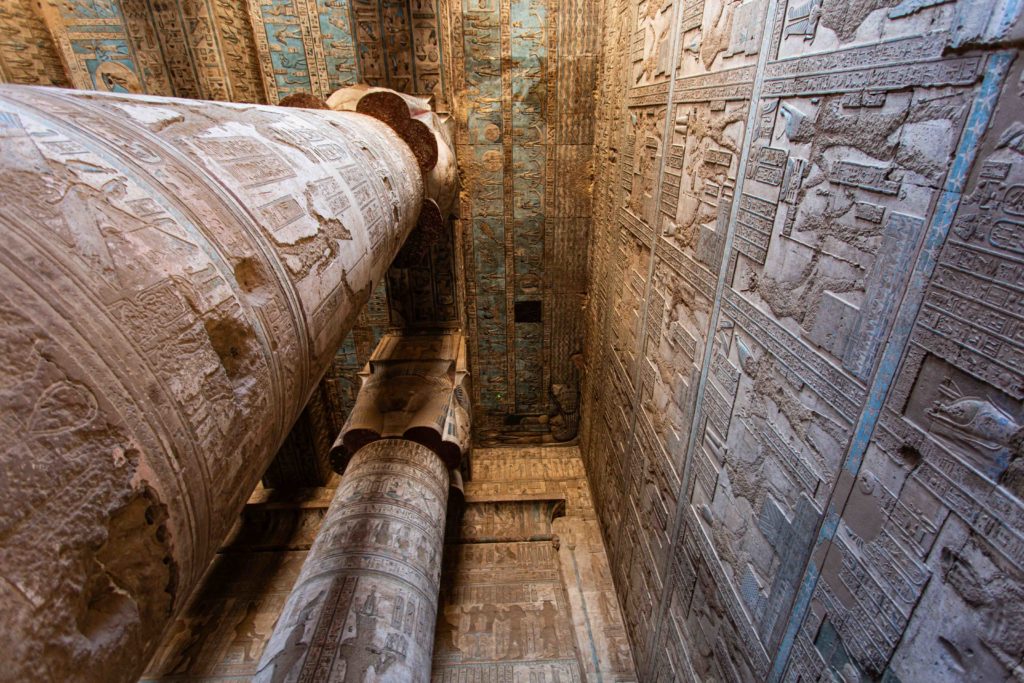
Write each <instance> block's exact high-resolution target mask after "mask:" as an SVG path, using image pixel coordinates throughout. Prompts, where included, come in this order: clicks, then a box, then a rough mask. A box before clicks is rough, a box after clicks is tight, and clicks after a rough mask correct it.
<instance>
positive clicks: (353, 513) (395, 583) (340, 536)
mask: <svg viewBox="0 0 1024 683" xmlns="http://www.w3.org/2000/svg"><path fill="white" fill-rule="evenodd" d="M447 501H448V470H447V468H446V467H445V466H444V463H442V462H441V459H440V458H438V457H437V455H436V454H435V453H434V452H433V451H432V450H430V449H429V448H427V447H426V446H422V445H420V444H417V443H413V442H411V441H405V440H402V439H383V440H381V441H375V442H373V443H371V444H369V445H367V446H364V447H363V448H362V449H360V451H359V452H358V453H356V455H355V456H354V457H353V458H352V461H351V462H350V463H349V466H348V469H347V470H346V472H345V476H344V478H343V479H342V483H341V486H340V487H338V491H337V493H336V494H335V496H334V501H333V502H332V503H331V507H330V509H329V510H328V511H327V515H326V517H325V518H324V521H323V524H322V525H321V526H320V531H319V533H318V535H317V539H316V541H315V542H314V543H313V547H312V548H311V549H310V551H309V555H308V557H307V558H306V562H305V564H304V565H303V567H302V573H301V574H300V575H299V579H298V581H297V582H296V584H295V587H294V588H293V589H292V593H291V595H290V596H289V598H288V602H287V603H286V604H285V608H284V610H283V611H282V613H281V616H280V617H279V618H278V621H277V626H276V628H275V629H274V634H273V636H271V638H270V642H268V643H267V647H266V649H265V650H264V652H263V657H262V659H261V660H260V668H259V672H258V673H257V675H256V677H255V680H256V681H259V682H260V683H292V682H293V681H299V680H325V681H328V680H329V681H346V682H352V683H361V682H362V681H366V680H375V681H393V682H395V683H399V682H402V683H406V682H423V681H428V680H430V658H431V651H432V649H433V639H434V619H435V617H436V615H437V600H438V590H439V585H440V580H441V551H442V549H443V546H444V526H445V525H444V520H445V508H446V504H447ZM371 672H372V673H371Z"/></svg>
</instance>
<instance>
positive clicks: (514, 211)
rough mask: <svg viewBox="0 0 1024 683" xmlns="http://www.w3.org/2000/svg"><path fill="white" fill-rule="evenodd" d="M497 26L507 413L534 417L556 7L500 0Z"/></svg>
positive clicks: (540, 386) (541, 407) (539, 378)
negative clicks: (499, 39)
mask: <svg viewBox="0 0 1024 683" xmlns="http://www.w3.org/2000/svg"><path fill="white" fill-rule="evenodd" d="M499 3H500V4H501V15H502V18H501V23H502V120H503V122H504V128H503V130H504V135H503V137H502V142H503V144H504V147H505V149H504V153H505V162H506V165H505V196H504V201H505V230H506V233H505V258H506V263H505V304H506V306H507V310H508V311H509V313H510V315H509V318H508V320H507V323H508V328H507V331H506V339H507V340H508V344H509V359H508V363H509V378H508V379H509V384H510V388H511V389H512V391H513V394H512V396H510V397H509V399H510V401H509V407H510V409H511V411H512V412H513V413H515V414H517V415H538V414H541V413H543V412H544V411H545V409H546V406H547V391H546V389H545V387H544V345H543V342H544V328H545V325H544V323H543V310H542V304H543V298H542V297H543V290H544V286H543V285H544V283H543V278H544V276H545V273H544V244H545V237H546V236H545V232H544V218H545V216H546V212H547V210H548V208H549V207H548V204H547V199H548V197H546V196H545V195H546V192H545V185H549V186H551V185H553V184H554V178H553V176H550V175H549V173H550V172H551V170H552V169H550V168H548V166H547V163H546V162H547V154H546V149H547V146H548V143H550V141H551V140H550V137H549V136H550V134H551V128H550V124H551V123H552V121H551V120H550V119H549V117H548V112H549V111H550V110H549V107H550V105H551V104H552V103H553V102H554V101H555V99H556V97H557V93H553V92H549V91H548V88H549V86H550V85H552V84H554V82H555V78H556V76H557V61H558V57H557V54H556V52H555V50H554V49H551V48H557V46H556V44H555V40H556V38H557V31H558V25H559V23H560V22H561V21H562V19H563V18H562V17H559V16H558V14H557V8H556V7H554V6H553V3H548V2H543V1H538V0H499Z"/></svg>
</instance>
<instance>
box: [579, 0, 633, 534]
mask: <svg viewBox="0 0 1024 683" xmlns="http://www.w3.org/2000/svg"><path fill="white" fill-rule="evenodd" d="M632 7H633V6H632V4H631V2H630V0H608V1H607V2H604V4H603V7H602V22H601V26H602V33H601V53H602V58H601V71H600V73H599V74H598V82H597V89H596V96H595V102H594V106H595V109H594V121H595V122H594V152H593V155H594V156H593V161H594V187H593V216H594V220H593V222H592V224H591V226H590V233H589V238H590V247H589V252H588V255H587V257H588V264H587V266H588V273H589V277H588V283H587V284H588V288H587V306H586V309H585V310H586V315H585V325H586V331H585V337H584V339H585V342H586V344H585V347H584V348H585V352H586V353H585V367H586V373H585V375H584V382H583V398H582V406H581V423H580V431H581V439H582V441H581V443H582V444H583V448H582V455H583V457H584V459H585V462H586V465H587V470H588V476H589V480H590V483H591V485H592V486H593V488H594V490H595V491H600V492H601V494H602V495H601V496H599V497H597V499H596V501H595V504H596V505H597V506H598V508H599V513H600V515H601V517H602V519H603V520H605V521H606V522H607V523H609V524H614V522H613V519H614V512H613V511H617V510H619V509H620V506H621V501H620V498H621V496H620V495H619V491H618V488H617V487H616V486H614V484H613V483H612V481H613V480H614V478H615V477H616V472H615V470H614V469H612V468H613V466H614V465H615V461H614V459H613V458H611V457H609V450H608V445H609V444H610V434H609V430H608V423H607V422H606V421H605V419H604V416H605V413H604V411H603V410H602V408H601V407H602V406H605V405H607V404H606V403H604V402H603V401H599V400H598V398H597V397H598V396H600V395H602V394H603V393H604V392H605V391H606V390H607V388H608V387H610V386H611V385H610V380H609V377H610V376H609V374H608V373H609V372H610V371H611V370H612V368H613V367H614V366H613V365H612V364H611V363H605V362H602V361H603V358H604V353H605V349H606V335H605V330H606V329H607V326H608V320H609V318H610V315H611V312H610V308H611V305H610V303H611V300H612V296H614V293H615V291H616V284H615V283H616V278H615V277H613V270H612V268H613V267H614V265H615V263H616V262H617V257H613V252H614V251H615V250H616V248H617V247H616V245H617V244H618V223H617V222H616V221H615V219H614V218H615V216H616V214H617V211H618V204H619V201H621V199H620V197H621V195H622V192H623V189H622V182H620V180H619V174H620V173H621V172H622V171H621V169H622V168H623V167H622V166H621V165H620V158H619V157H620V155H621V153H622V149H623V144H624V141H625V126H624V124H623V121H624V120H625V116H626V113H625V112H626V110H625V92H626V79H627V78H628V74H627V72H628V64H629V41H628V40H627V39H626V36H627V35H630V36H631V35H632V31H631V25H632V21H633V16H632V15H633V11H632ZM612 528H614V526H613V527H612Z"/></svg>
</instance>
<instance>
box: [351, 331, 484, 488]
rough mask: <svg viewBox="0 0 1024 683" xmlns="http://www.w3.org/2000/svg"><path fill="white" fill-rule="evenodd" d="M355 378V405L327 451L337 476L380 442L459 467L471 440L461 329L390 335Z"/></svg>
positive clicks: (449, 465) (392, 333) (464, 344)
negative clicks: (397, 443) (405, 444)
mask: <svg viewBox="0 0 1024 683" xmlns="http://www.w3.org/2000/svg"><path fill="white" fill-rule="evenodd" d="M360 376H361V377H362V386H361V388H360V390H359V395H358V396H357V397H356V403H355V406H354V407H353V408H352V412H351V413H350V414H349V417H348V420H347V421H346V422H345V426H344V427H343V428H342V430H341V434H340V435H339V436H338V438H337V440H336V441H335V442H334V447H333V448H332V449H331V462H332V465H333V466H334V468H335V469H336V470H337V471H338V472H342V471H344V469H345V466H346V465H347V464H348V461H349V459H350V458H351V457H352V456H353V455H355V453H356V452H357V451H358V450H359V449H360V448H362V447H363V446H365V445H366V444H368V443H371V442H373V441H377V440H379V439H406V440H409V441H414V442H416V443H419V444H422V445H423V446H426V447H427V448H429V449H430V450H431V451H433V452H434V453H436V454H437V456H438V457H439V458H441V460H442V461H443V462H444V463H445V465H446V466H447V467H449V468H456V467H458V466H459V463H460V462H461V461H462V456H463V454H465V452H466V450H467V449H468V448H469V441H470V406H469V387H468V382H469V370H468V367H467V363H466V339H465V336H464V335H463V334H462V332H461V331H450V332H441V333H433V334H410V333H403V332H389V333H388V334H386V335H385V336H384V338H383V339H381V341H380V343H379V344H378V345H377V348H376V350H374V352H373V355H372V356H371V357H370V361H369V362H368V363H367V364H366V366H365V367H364V368H363V370H362V372H360Z"/></svg>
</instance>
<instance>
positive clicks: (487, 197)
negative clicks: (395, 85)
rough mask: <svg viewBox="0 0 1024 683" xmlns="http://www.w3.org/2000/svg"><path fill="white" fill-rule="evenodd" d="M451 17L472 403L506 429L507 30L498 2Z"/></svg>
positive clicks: (485, 421) (464, 8)
mask: <svg viewBox="0 0 1024 683" xmlns="http://www.w3.org/2000/svg"><path fill="white" fill-rule="evenodd" d="M449 16H450V17H453V19H452V27H453V35H452V39H453V40H452V50H451V53H450V59H451V65H452V69H451V70H452V73H453V78H454V81H453V89H452V92H453V93H459V92H462V93H465V95H464V97H462V98H460V99H458V100H456V101H455V102H454V103H453V105H454V107H453V109H454V111H455V112H456V116H457V117H458V122H457V123H458V125H457V126H456V153H457V155H458V157H459V161H460V166H461V169H462V178H463V188H464V189H463V192H462V193H461V195H460V198H461V206H460V217H461V220H462V222H463V225H464V226H465V227H464V229H463V235H464V238H465V273H466V313H467V316H468V320H469V334H468V335H467V336H468V338H469V340H470V345H471V355H472V357H473V359H474V361H473V364H474V367H475V368H476V375H475V377H474V381H473V406H474V410H476V411H477V420H476V426H477V431H478V433H480V432H484V431H490V430H492V429H497V428H500V425H501V422H500V420H497V419H495V418H493V417H492V416H493V415H495V414H498V415H503V414H504V413H505V412H506V397H507V395H508V378H507V373H506V360H507V353H506V349H507V344H506V338H505V329H506V316H507V311H506V306H505V297H504V291H505V289H504V284H505V277H504V272H505V224H504V218H503V208H504V207H503V201H502V197H503V180H502V178H503V168H504V155H503V151H502V116H501V110H502V105H501V102H502V100H501V31H500V28H499V26H498V21H499V17H498V6H497V2H496V1H495V2H482V3H481V2H472V1H470V0H462V4H461V5H459V6H458V7H457V8H456V11H455V12H449ZM455 17H457V18H455ZM460 66H461V68H459V67H460Z"/></svg>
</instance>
